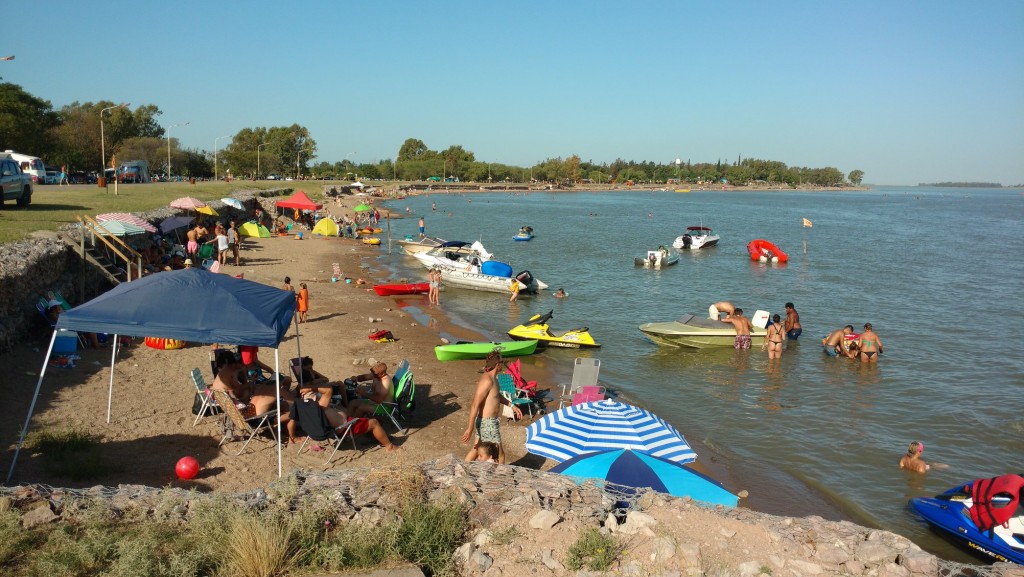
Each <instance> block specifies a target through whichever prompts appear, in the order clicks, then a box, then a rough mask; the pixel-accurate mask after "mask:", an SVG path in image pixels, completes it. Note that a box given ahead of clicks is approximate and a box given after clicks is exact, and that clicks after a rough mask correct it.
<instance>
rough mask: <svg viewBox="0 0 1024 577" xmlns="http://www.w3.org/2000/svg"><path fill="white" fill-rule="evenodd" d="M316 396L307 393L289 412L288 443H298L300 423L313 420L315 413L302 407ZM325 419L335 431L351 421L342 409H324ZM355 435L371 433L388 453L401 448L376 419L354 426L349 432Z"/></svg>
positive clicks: (361, 421)
mask: <svg viewBox="0 0 1024 577" xmlns="http://www.w3.org/2000/svg"><path fill="white" fill-rule="evenodd" d="M315 396H316V394H315V393H313V392H312V391H307V392H306V393H305V394H303V396H302V400H299V401H296V402H295V403H294V404H293V405H292V407H291V409H290V410H289V411H288V417H289V421H288V425H287V427H288V442H289V443H296V442H297V439H296V436H298V434H299V430H298V429H299V427H300V426H301V425H299V423H298V421H300V420H301V419H303V418H313V415H314V413H312V412H310V411H309V410H308V409H307V408H306V407H304V406H303V405H302V403H303V402H305V401H313V400H314V398H315ZM321 410H322V411H323V414H324V417H325V418H326V419H327V423H328V424H330V426H331V427H333V428H334V429H335V430H337V429H338V428H339V427H342V426H344V425H345V423H347V422H348V421H349V416H348V413H346V412H345V409H343V408H341V407H322V408H321ZM349 432H350V433H351V434H353V435H362V434H364V433H369V434H370V435H372V436H373V438H374V439H376V440H377V442H378V443H380V444H381V446H383V447H384V450H386V451H397V450H399V449H401V447H399V446H397V445H395V444H394V443H392V442H391V438H390V437H388V434H387V431H385V430H384V427H383V426H382V425H381V424H380V423H378V422H377V420H376V419H361V420H359V421H357V422H355V423H353V424H352V428H351V429H350V431H349Z"/></svg>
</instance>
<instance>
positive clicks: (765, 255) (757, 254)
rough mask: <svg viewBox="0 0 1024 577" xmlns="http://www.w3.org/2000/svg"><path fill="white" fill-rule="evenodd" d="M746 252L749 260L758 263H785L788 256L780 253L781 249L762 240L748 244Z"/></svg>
mask: <svg viewBox="0 0 1024 577" xmlns="http://www.w3.org/2000/svg"><path fill="white" fill-rule="evenodd" d="M747 252H748V253H750V260H756V261H759V262H786V261H788V260H789V255H787V254H786V253H784V252H782V249H780V248H779V247H777V246H775V245H774V244H772V243H770V242H768V241H767V240H764V239H763V238H758V239H754V240H752V241H750V242H748V243H747Z"/></svg>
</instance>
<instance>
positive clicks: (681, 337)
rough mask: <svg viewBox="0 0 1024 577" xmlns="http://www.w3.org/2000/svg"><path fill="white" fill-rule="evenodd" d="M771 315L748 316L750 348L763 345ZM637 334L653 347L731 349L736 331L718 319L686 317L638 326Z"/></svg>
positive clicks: (755, 314) (756, 314)
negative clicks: (646, 339) (652, 344)
mask: <svg viewBox="0 0 1024 577" xmlns="http://www.w3.org/2000/svg"><path fill="white" fill-rule="evenodd" d="M770 316H771V315H770V314H769V313H768V311H757V312H756V313H754V316H753V317H751V325H753V326H752V327H751V330H750V345H751V346H752V347H759V346H761V345H762V344H764V339H765V336H766V335H767V331H765V328H764V327H765V325H766V324H767V321H768V318H769V317H770ZM640 332H642V333H643V334H644V335H645V336H646V337H647V338H649V339H651V341H653V342H654V343H655V344H659V345H665V346H669V347H689V348H695V349H707V348H712V347H731V346H733V343H734V342H735V339H736V329H734V328H733V326H732V325H731V324H728V323H723V322H722V321H720V320H718V319H710V318H707V317H698V316H697V315H692V314H687V315H685V316H683V317H681V318H680V319H678V320H674V321H665V322H657V323H644V324H642V325H640Z"/></svg>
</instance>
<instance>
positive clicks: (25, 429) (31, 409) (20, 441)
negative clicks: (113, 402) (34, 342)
mask: <svg viewBox="0 0 1024 577" xmlns="http://www.w3.org/2000/svg"><path fill="white" fill-rule="evenodd" d="M55 342H57V331H56V330H54V331H53V335H51V336H50V348H48V349H46V358H44V359H43V368H42V369H40V370H39V380H38V381H36V392H35V393H33V394H32V403H31V404H30V405H29V406H28V415H27V416H26V417H25V425H24V426H23V427H21V438H20V439H18V448H17V449H15V450H14V458H13V459H11V470H10V471H8V472H7V481H5V483H6V484H8V485H9V484H10V483H11V477H13V476H14V466H15V465H17V464H18V455H19V454H21V446H22V445H24V444H25V435H26V434H28V423H29V421H31V420H32V413H33V412H34V411H35V410H36V400H38V399H39V390H40V389H41V388H42V386H43V377H45V376H46V367H47V365H49V364H50V355H51V354H52V353H53V344H54V343H55Z"/></svg>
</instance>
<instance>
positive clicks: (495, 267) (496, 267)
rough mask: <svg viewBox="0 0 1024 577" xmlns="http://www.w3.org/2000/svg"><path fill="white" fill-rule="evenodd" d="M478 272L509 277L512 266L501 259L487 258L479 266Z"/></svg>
mask: <svg viewBox="0 0 1024 577" xmlns="http://www.w3.org/2000/svg"><path fill="white" fill-rule="evenodd" d="M480 272H482V273H484V274H489V275H493V276H503V277H505V278H510V277H511V276H512V267H511V266H509V265H507V264H505V263H503V262H501V261H497V260H489V261H487V262H485V263H484V265H483V266H482V267H480Z"/></svg>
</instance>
